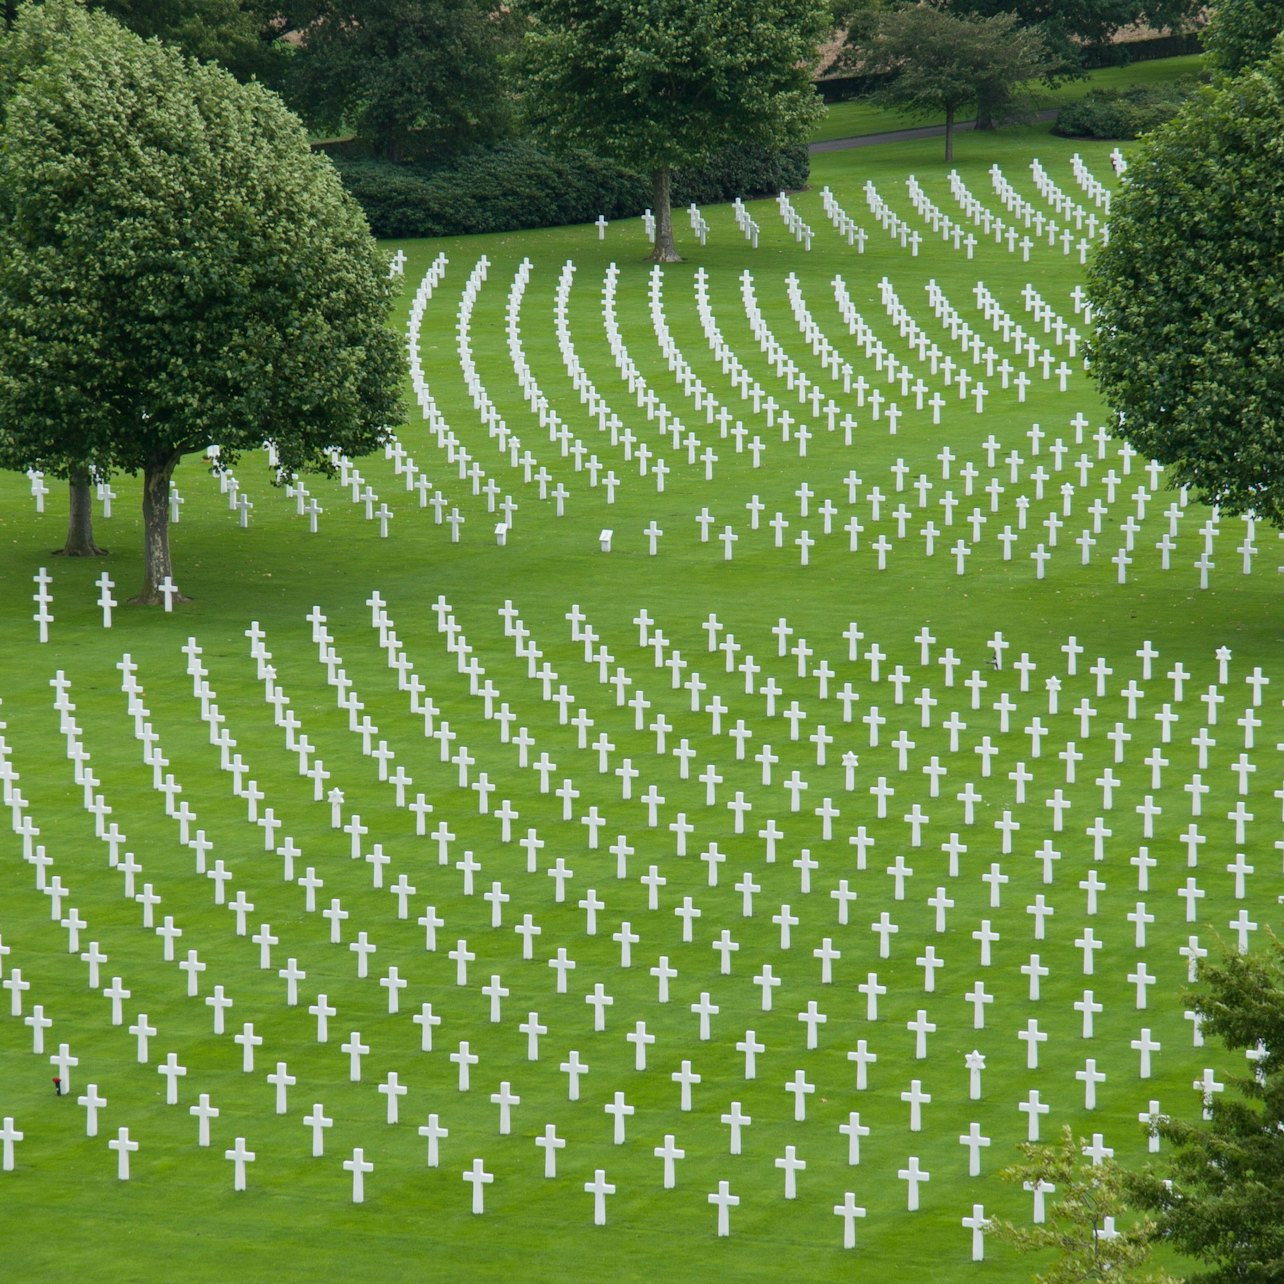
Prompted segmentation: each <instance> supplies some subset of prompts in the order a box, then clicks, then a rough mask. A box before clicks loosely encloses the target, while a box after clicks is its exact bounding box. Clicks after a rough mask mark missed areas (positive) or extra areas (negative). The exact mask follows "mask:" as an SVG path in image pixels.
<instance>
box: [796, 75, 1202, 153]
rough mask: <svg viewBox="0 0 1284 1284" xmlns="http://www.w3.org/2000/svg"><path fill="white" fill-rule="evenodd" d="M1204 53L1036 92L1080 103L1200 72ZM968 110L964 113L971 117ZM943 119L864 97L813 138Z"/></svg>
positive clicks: (1053, 101)
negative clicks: (1097, 92) (1093, 95)
mask: <svg viewBox="0 0 1284 1284" xmlns="http://www.w3.org/2000/svg"><path fill="white" fill-rule="evenodd" d="M1202 65H1203V55H1202V54H1189V55H1186V56H1184V57H1181V58H1160V59H1155V60H1153V61H1151V62H1139V63H1134V64H1133V65H1131V66H1127V67H1101V68H1098V69H1097V70H1095V71H1090V72H1088V74H1087V76H1086V77H1085V78H1083V79H1082V80H1069V81H1066V82H1065V83H1064V84H1061V85H1057V86H1056V87H1055V88H1053V89H1048V88H1046V87H1043V86H1040V87H1039V88H1038V89H1037V91H1036V97H1037V99H1038V105H1039V106H1041V107H1060V106H1062V105H1063V104H1065V103H1069V102H1077V101H1078V100H1079V99H1080V98H1082V97H1083V96H1084V95H1085V94H1087V93H1090V92H1091V91H1092V90H1094V89H1123V88H1125V87H1126V86H1129V85H1159V84H1168V83H1170V82H1171V81H1174V80H1180V79H1181V78H1182V77H1184V76H1195V75H1198V74H1199V71H1200V68H1201V66H1202ZM968 116H969V113H968V112H964V113H963V118H964V119H967V118H968ZM942 123H943V118H939V119H937V118H927V117H923V116H910V115H907V114H906V113H905V112H901V111H895V110H892V109H890V108H887V107H879V106H876V105H874V104H872V103H869V102H865V101H862V100H860V99H855V98H853V99H849V100H848V101H847V102H841V103H832V104H831V105H830V108H829V111H828V113H827V114H826V116H825V118H824V119H823V120H822V121H821V122H820V124H819V125H817V126H816V128H815V130H814V131H813V133H812V139H811V141H812V142H814V143H823V142H828V141H829V140H831V139H835V138H857V137H860V136H861V135H863V134H882V133H887V132H888V131H890V130H896V129H911V128H914V127H915V126H918V125H939V124H942Z"/></svg>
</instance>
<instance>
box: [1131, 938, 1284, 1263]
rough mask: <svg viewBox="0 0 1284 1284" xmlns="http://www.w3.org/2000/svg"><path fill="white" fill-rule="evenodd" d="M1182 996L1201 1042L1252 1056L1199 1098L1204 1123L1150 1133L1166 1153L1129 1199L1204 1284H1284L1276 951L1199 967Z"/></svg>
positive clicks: (1282, 1063) (1282, 973) (1282, 1041)
mask: <svg viewBox="0 0 1284 1284" xmlns="http://www.w3.org/2000/svg"><path fill="white" fill-rule="evenodd" d="M1199 982H1200V984H1199V986H1198V987H1197V988H1196V989H1195V990H1194V991H1193V992H1192V993H1190V994H1187V995H1185V996H1184V998H1185V1001H1186V1003H1187V1004H1189V1005H1190V1006H1191V1008H1192V1009H1193V1010H1194V1011H1195V1012H1197V1013H1199V1015H1200V1017H1201V1018H1202V1020H1203V1029H1204V1032H1205V1034H1207V1035H1209V1036H1211V1037H1213V1038H1216V1039H1220V1040H1221V1042H1223V1043H1224V1044H1225V1045H1226V1046H1227V1047H1228V1048H1230V1049H1232V1050H1235V1051H1243V1052H1245V1053H1248V1054H1250V1055H1251V1057H1252V1062H1251V1070H1252V1072H1251V1073H1249V1072H1248V1071H1249V1069H1250V1063H1249V1062H1248V1061H1246V1062H1245V1063H1244V1065H1245V1071H1246V1072H1245V1073H1244V1074H1242V1075H1234V1076H1231V1075H1227V1076H1223V1079H1224V1082H1223V1084H1222V1090H1221V1091H1220V1092H1218V1093H1211V1092H1210V1093H1209V1094H1208V1097H1209V1105H1208V1113H1209V1115H1210V1116H1211V1118H1210V1119H1208V1120H1207V1121H1206V1122H1199V1123H1191V1122H1187V1121H1185V1120H1181V1119H1176V1118H1172V1117H1164V1118H1162V1119H1161V1120H1160V1121H1159V1124H1158V1129H1157V1130H1158V1132H1159V1134H1160V1135H1161V1136H1163V1137H1164V1138H1166V1139H1167V1140H1168V1141H1169V1142H1170V1143H1171V1144H1172V1146H1173V1147H1174V1148H1175V1151H1174V1156H1173V1158H1172V1160H1171V1161H1170V1163H1169V1165H1168V1167H1167V1169H1165V1170H1162V1171H1154V1172H1150V1173H1148V1174H1146V1175H1145V1176H1143V1177H1139V1178H1138V1179H1136V1180H1135V1181H1134V1182H1133V1183H1132V1184H1133V1186H1134V1195H1135V1196H1136V1197H1137V1198H1138V1199H1139V1200H1140V1201H1141V1202H1142V1203H1144V1204H1145V1205H1146V1206H1148V1207H1150V1208H1151V1209H1153V1210H1154V1211H1155V1212H1156V1213H1157V1214H1158V1223H1159V1232H1160V1234H1161V1235H1162V1236H1163V1237H1164V1238H1165V1239H1166V1240H1168V1241H1169V1242H1171V1243H1172V1244H1173V1246H1174V1247H1176V1248H1177V1249H1178V1250H1180V1251H1181V1252H1182V1253H1184V1254H1186V1255H1187V1256H1190V1257H1194V1258H1196V1259H1198V1260H1200V1261H1202V1262H1204V1263H1205V1264H1207V1265H1208V1266H1209V1267H1210V1269H1209V1270H1208V1271H1207V1272H1205V1273H1202V1274H1199V1275H1197V1276H1194V1277H1193V1278H1195V1279H1198V1280H1201V1281H1205V1282H1206V1284H1232V1281H1242V1280H1278V1279H1284V1219H1282V1218H1281V1217H1280V1208H1281V1207H1282V1206H1284V1124H1282V1123H1281V1120H1284V947H1281V944H1280V942H1279V940H1278V939H1277V938H1275V937H1273V936H1272V937H1271V938H1270V940H1269V943H1268V944H1267V945H1266V946H1265V947H1264V948H1261V949H1257V950H1254V951H1252V952H1251V953H1247V954H1239V953H1236V952H1234V951H1231V950H1226V951H1224V952H1223V954H1222V955H1221V957H1220V958H1219V959H1217V960H1216V961H1211V960H1210V961H1208V962H1206V963H1205V964H1204V965H1203V966H1202V967H1201V968H1200V975H1199Z"/></svg>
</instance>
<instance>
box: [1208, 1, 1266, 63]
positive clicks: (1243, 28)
mask: <svg viewBox="0 0 1284 1284" xmlns="http://www.w3.org/2000/svg"><path fill="white" fill-rule="evenodd" d="M1281 31H1284V0H1221V3H1220V4H1218V5H1217V6H1216V8H1214V10H1213V13H1212V16H1211V17H1210V18H1209V20H1208V27H1207V29H1206V30H1205V32H1204V48H1205V49H1207V50H1208V59H1209V62H1211V63H1212V65H1213V66H1214V67H1215V68H1216V69H1217V70H1218V71H1220V72H1222V73H1223V74H1224V75H1227V76H1237V75H1239V73H1240V72H1241V71H1243V70H1245V68H1247V67H1251V66H1252V65H1253V63H1255V62H1260V61H1261V60H1262V59H1263V58H1265V57H1267V56H1268V55H1269V54H1270V52H1271V44H1272V42H1273V41H1274V40H1275V37H1276V36H1278V35H1279V33H1280V32H1281Z"/></svg>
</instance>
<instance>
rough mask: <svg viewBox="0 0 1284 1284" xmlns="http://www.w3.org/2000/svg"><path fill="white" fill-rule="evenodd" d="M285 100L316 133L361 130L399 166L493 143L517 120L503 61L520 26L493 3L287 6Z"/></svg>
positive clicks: (305, 2)
mask: <svg viewBox="0 0 1284 1284" xmlns="http://www.w3.org/2000/svg"><path fill="white" fill-rule="evenodd" d="M274 7H275V8H277V9H278V10H279V11H280V15H281V20H282V22H283V23H284V24H285V26H286V27H287V28H288V29H289V30H291V31H293V32H294V33H295V35H296V38H297V40H298V48H297V50H296V51H295V53H294V56H293V57H292V58H291V60H290V67H289V71H288V74H287V76H286V82H285V84H286V94H287V97H288V98H289V100H290V102H291V104H292V105H293V106H295V107H296V108H297V109H298V110H299V111H300V112H301V113H302V115H303V116H304V117H305V118H306V119H307V120H308V121H309V122H310V123H311V124H312V125H313V126H314V127H316V128H318V129H327V130H333V131H336V132H337V131H340V130H343V129H352V130H354V131H355V132H356V133H357V134H358V135H360V136H361V137H363V138H368V139H370V141H371V142H372V143H373V144H374V147H375V150H376V151H377V152H379V153H380V154H381V155H383V156H386V157H388V158H389V159H392V160H397V159H400V158H401V156H402V154H403V153H404V152H405V151H406V149H407V146H408V144H409V143H410V142H411V140H412V138H413V139H414V141H415V145H416V149H417V150H427V151H436V152H453V151H458V150H460V148H461V146H463V145H464V144H466V143H477V142H489V141H493V139H494V138H495V137H496V136H498V135H499V134H500V133H502V132H503V130H504V128H505V126H506V124H507V122H508V119H509V115H510V102H509V94H508V92H507V89H506V86H505V84H504V80H503V77H502V76H501V72H500V61H499V60H500V55H501V53H502V52H504V51H505V49H506V48H507V47H508V45H509V44H510V43H511V40H512V36H513V33H514V32H515V30H516V25H515V23H514V21H513V18H512V14H511V10H510V9H509V7H508V6H505V5H501V4H498V3H495V2H494V0H282V2H281V3H280V4H279V5H276V6H274Z"/></svg>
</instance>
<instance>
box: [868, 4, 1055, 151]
mask: <svg viewBox="0 0 1284 1284" xmlns="http://www.w3.org/2000/svg"><path fill="white" fill-rule="evenodd" d="M849 57H850V58H851V59H852V60H853V61H854V62H856V63H858V64H859V65H860V66H861V67H862V68H863V69H864V70H865V71H866V72H867V73H870V74H873V75H887V76H890V77H891V79H890V80H889V81H888V82H887V83H886V84H885V85H884V86H883V87H882V88H880V89H879V90H878V91H877V93H876V95H875V96H876V98H877V99H878V100H879V101H881V102H885V103H888V104H890V105H893V106H897V107H901V108H903V109H904V110H906V111H908V112H909V113H911V114H913V115H935V114H937V113H942V114H943V115H944V116H945V123H946V135H945V156H946V159H947V160H949V159H950V158H951V156H952V155H953V146H952V134H951V128H952V126H953V124H954V120H955V117H956V115H957V113H958V112H959V110H960V109H961V108H963V107H965V106H967V105H969V104H971V103H973V102H976V103H978V104H983V105H984V108H985V114H986V116H987V118H988V119H993V117H995V116H996V115H998V114H999V113H1001V112H1003V111H1004V110H1006V109H1010V108H1011V107H1012V106H1013V104H1014V103H1015V102H1016V101H1017V98H1018V95H1019V92H1020V90H1021V87H1022V86H1023V85H1024V84H1025V82H1027V81H1029V80H1034V79H1037V78H1038V77H1041V76H1044V75H1047V74H1049V73H1050V72H1051V71H1052V63H1051V62H1050V61H1049V59H1048V55H1047V49H1046V47H1045V44H1044V41H1043V37H1042V36H1041V35H1040V34H1039V33H1038V32H1037V31H1035V30H1033V29H1031V28H1023V27H1021V26H1019V25H1018V23H1017V19H1016V16H1015V15H1014V14H1011V13H1001V14H995V15H994V16H993V17H985V18H983V17H976V16H974V15H970V14H969V15H965V16H955V15H954V14H953V13H950V12H948V11H947V10H945V9H937V8H933V7H931V6H929V5H915V6H914V7H913V8H909V9H903V10H897V11H894V12H890V13H886V14H884V15H883V16H882V17H881V18H880V19H879V20H878V21H877V23H876V24H874V26H873V28H872V31H871V33H870V34H869V35H868V36H867V37H865V38H864V39H863V40H862V41H860V42H858V43H857V44H855V45H853V46H852V47H851V48H850V51H849Z"/></svg>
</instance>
